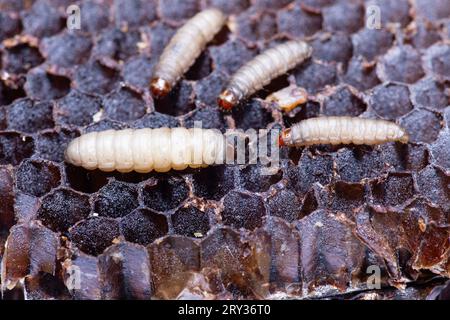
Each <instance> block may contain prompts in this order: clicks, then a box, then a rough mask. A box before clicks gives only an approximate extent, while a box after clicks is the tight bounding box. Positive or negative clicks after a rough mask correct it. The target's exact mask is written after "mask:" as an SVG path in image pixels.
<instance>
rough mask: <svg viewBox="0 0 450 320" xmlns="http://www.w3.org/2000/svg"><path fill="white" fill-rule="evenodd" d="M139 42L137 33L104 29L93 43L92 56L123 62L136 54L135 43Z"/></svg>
mask: <svg viewBox="0 0 450 320" xmlns="http://www.w3.org/2000/svg"><path fill="white" fill-rule="evenodd" d="M140 41H141V37H140V34H139V32H138V31H127V32H124V31H121V30H120V29H115V28H112V29H105V30H104V31H102V33H101V34H100V36H99V37H98V39H96V41H95V46H94V49H93V50H92V54H93V56H95V57H98V58H105V57H109V58H111V59H114V60H117V61H123V60H125V59H127V58H128V57H130V56H133V55H136V54H137V53H138V46H137V43H138V42H140Z"/></svg>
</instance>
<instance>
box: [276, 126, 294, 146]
mask: <svg viewBox="0 0 450 320" xmlns="http://www.w3.org/2000/svg"><path fill="white" fill-rule="evenodd" d="M278 145H279V146H280V147H283V146H290V145H292V131H291V128H289V129H285V130H283V131H281V133H280V136H279V137H278Z"/></svg>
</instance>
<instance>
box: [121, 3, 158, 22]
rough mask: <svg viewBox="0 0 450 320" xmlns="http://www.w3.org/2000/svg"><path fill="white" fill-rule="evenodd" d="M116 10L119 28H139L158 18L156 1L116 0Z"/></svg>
mask: <svg viewBox="0 0 450 320" xmlns="http://www.w3.org/2000/svg"><path fill="white" fill-rule="evenodd" d="M114 9H115V10H114V13H115V20H116V25H117V26H118V27H126V26H130V27H138V26H140V25H146V24H148V23H150V22H151V21H153V20H155V18H156V3H155V1H140V0H114Z"/></svg>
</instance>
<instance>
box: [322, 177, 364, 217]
mask: <svg viewBox="0 0 450 320" xmlns="http://www.w3.org/2000/svg"><path fill="white" fill-rule="evenodd" d="M365 202H366V192H365V188H364V185H362V184H360V183H349V182H345V181H337V182H335V183H333V184H331V185H329V186H328V187H325V188H323V189H322V190H320V195H319V199H318V205H319V208H321V207H323V208H327V209H328V210H334V211H340V212H350V211H351V210H353V209H355V208H357V207H359V206H362V205H364V203H365Z"/></svg>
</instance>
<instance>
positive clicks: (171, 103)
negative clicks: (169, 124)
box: [155, 80, 195, 116]
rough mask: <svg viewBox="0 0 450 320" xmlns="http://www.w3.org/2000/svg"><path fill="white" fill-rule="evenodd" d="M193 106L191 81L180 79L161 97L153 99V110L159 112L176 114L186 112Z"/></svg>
mask: <svg viewBox="0 0 450 320" xmlns="http://www.w3.org/2000/svg"><path fill="white" fill-rule="evenodd" d="M194 108H195V106H194V88H193V87H192V83H191V82H188V81H184V80H182V81H181V82H179V83H178V84H177V85H176V86H175V88H173V89H172V91H171V92H170V93H169V94H168V95H167V96H165V97H164V98H163V99H158V100H156V101H155V110H156V111H157V112H160V113H164V114H168V115H172V116H177V115H182V114H185V113H188V112H189V111H191V110H193V109H194Z"/></svg>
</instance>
